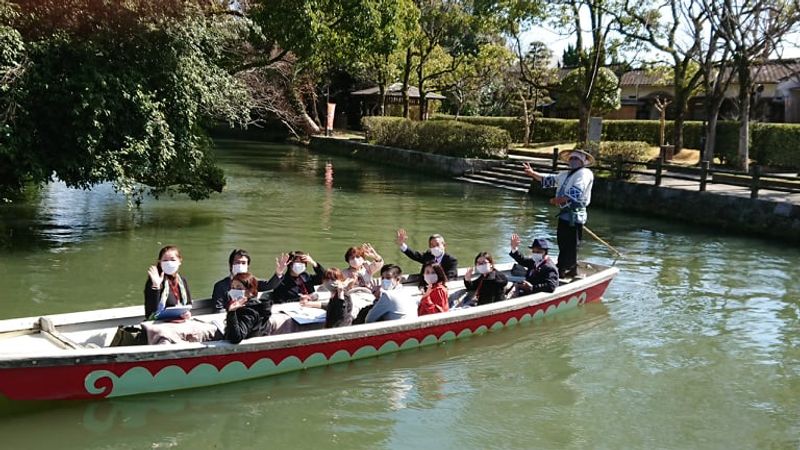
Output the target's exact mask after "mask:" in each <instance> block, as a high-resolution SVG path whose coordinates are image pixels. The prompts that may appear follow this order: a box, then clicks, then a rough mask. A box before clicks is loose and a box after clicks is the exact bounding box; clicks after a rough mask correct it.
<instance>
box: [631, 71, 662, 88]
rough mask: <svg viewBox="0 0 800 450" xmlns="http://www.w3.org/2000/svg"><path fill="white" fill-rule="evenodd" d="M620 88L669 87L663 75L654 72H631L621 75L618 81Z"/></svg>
mask: <svg viewBox="0 0 800 450" xmlns="http://www.w3.org/2000/svg"><path fill="white" fill-rule="evenodd" d="M619 85H620V86H636V85H650V86H666V85H669V80H667V77H666V76H665V75H664V74H663V73H659V72H656V71H654V70H631V71H629V72H625V73H623V74H622V78H621V79H620V80H619Z"/></svg>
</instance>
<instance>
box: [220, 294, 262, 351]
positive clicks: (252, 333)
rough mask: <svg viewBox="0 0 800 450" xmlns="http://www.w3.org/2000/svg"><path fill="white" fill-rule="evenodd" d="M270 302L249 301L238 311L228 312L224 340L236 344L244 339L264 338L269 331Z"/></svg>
mask: <svg viewBox="0 0 800 450" xmlns="http://www.w3.org/2000/svg"><path fill="white" fill-rule="evenodd" d="M271 315H272V302H271V301H269V300H257V299H250V300H248V301H247V304H246V305H244V306H242V307H241V308H239V309H235V310H233V311H228V316H227V317H226V321H225V339H227V340H229V341H231V342H233V343H234V344H238V343H239V342H241V341H242V340H244V339H248V338H252V337H258V336H265V335H266V334H267V332H268V331H269V317H270V316H271Z"/></svg>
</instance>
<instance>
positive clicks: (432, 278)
mask: <svg viewBox="0 0 800 450" xmlns="http://www.w3.org/2000/svg"><path fill="white" fill-rule="evenodd" d="M424 278H425V282H426V283H428V284H433V283H436V282H437V281H439V277H438V276H437V275H436V274H435V273H426V274H425V276H424Z"/></svg>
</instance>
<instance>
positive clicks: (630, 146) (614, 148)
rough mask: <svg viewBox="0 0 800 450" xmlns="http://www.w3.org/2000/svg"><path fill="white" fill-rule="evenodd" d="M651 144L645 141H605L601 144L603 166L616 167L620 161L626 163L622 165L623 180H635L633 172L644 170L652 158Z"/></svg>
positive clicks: (600, 152) (600, 155)
mask: <svg viewBox="0 0 800 450" xmlns="http://www.w3.org/2000/svg"><path fill="white" fill-rule="evenodd" d="M649 153H650V144H648V143H647V142H643V141H604V142H601V143H600V151H599V157H600V159H602V164H603V165H614V166H616V165H617V164H619V163H618V161H626V162H625V163H623V164H622V173H621V175H622V178H623V179H631V178H633V174H632V173H631V171H632V170H636V169H637V168H642V167H643V165H642V164H635V162H639V163H645V162H647V161H648V160H649V159H650V157H649Z"/></svg>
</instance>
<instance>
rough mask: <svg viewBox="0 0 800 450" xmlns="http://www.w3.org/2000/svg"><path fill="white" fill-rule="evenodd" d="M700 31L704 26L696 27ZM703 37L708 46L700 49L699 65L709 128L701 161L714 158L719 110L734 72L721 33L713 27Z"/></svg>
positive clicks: (706, 131) (728, 51)
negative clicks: (699, 28)
mask: <svg viewBox="0 0 800 450" xmlns="http://www.w3.org/2000/svg"><path fill="white" fill-rule="evenodd" d="M692 32H693V33H697V34H699V33H701V30H697V29H695V30H693V31H692ZM706 36H707V38H706V39H703V43H704V44H703V45H705V47H704V48H703V49H702V50H701V52H700V53H699V55H698V56H699V59H698V67H699V69H700V72H701V73H702V81H701V86H702V91H703V97H704V98H703V107H704V109H705V116H706V121H707V123H706V129H705V138H704V145H703V155H702V158H701V161H714V151H715V148H716V141H717V122H718V121H719V111H720V109H721V108H722V103H723V102H724V101H725V92H727V90H728V86H729V85H730V82H731V80H732V79H733V75H734V72H733V71H732V70H730V69H729V68H726V67H725V64H726V62H727V61H728V59H729V55H730V50H729V49H728V47H727V46H726V45H724V44H720V33H719V32H718V29H717V28H715V27H713V26H712V27H711V28H710V30H709V31H708V34H707V35H706Z"/></svg>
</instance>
